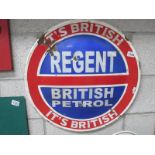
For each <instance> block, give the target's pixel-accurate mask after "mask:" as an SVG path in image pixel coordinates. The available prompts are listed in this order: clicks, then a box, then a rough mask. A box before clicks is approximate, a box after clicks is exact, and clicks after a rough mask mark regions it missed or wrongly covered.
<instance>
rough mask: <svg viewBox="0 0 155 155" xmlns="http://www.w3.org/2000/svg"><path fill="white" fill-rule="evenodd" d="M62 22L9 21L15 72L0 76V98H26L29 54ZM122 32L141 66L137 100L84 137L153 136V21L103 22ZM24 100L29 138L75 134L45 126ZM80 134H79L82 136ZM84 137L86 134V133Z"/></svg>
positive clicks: (154, 57)
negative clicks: (127, 133) (123, 133)
mask: <svg viewBox="0 0 155 155" xmlns="http://www.w3.org/2000/svg"><path fill="white" fill-rule="evenodd" d="M63 21H65V20H11V21H10V26H11V41H12V55H13V62H14V71H13V72H7V73H6V72H5V73H0V96H25V97H26V92H25V85H24V70H25V65H26V59H27V57H28V54H29V51H30V49H31V47H32V46H33V44H34V42H35V41H36V39H37V38H38V37H39V36H40V35H41V34H42V33H43V32H44V31H46V30H47V29H48V28H50V27H51V26H54V25H56V24H58V23H60V22H63ZM103 21H105V22H107V23H109V24H111V25H113V26H114V27H116V28H118V29H119V30H120V31H123V32H124V33H125V34H126V35H127V37H128V38H129V40H130V41H131V42H132V43H133V45H134V47H135V49H136V51H137V53H138V56H139V59H140V63H141V70H142V78H141V84H140V89H139V92H138V95H137V97H136V100H135V101H134V103H133V105H132V106H131V107H130V108H129V110H128V111H127V113H126V114H125V115H124V116H123V117H122V118H120V119H119V120H118V121H116V122H115V123H113V124H111V125H109V126H108V127H106V128H102V129H100V130H98V131H95V132H89V133H87V134H114V133H116V132H118V131H121V130H130V131H133V132H135V133H137V134H154V132H155V20H103ZM26 100H27V110H28V120H29V128H30V133H31V134H76V133H74V132H69V131H65V130H63V129H59V128H57V127H55V126H53V125H51V124H49V123H48V122H46V121H45V120H44V119H42V117H40V115H39V114H38V113H37V112H36V111H35V110H34V109H33V107H32V105H31V103H30V101H29V99H28V98H27V97H26ZM81 134H82V133H81ZM85 134H86V133H85Z"/></svg>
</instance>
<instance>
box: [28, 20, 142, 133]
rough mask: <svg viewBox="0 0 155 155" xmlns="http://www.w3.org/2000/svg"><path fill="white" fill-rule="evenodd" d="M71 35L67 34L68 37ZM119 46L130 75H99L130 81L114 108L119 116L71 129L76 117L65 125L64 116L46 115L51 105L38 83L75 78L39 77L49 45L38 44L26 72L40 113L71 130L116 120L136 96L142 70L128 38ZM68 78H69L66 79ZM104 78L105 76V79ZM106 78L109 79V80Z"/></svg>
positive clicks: (81, 78) (57, 81)
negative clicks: (47, 103)
mask: <svg viewBox="0 0 155 155" xmlns="http://www.w3.org/2000/svg"><path fill="white" fill-rule="evenodd" d="M77 23H80V22H77ZM95 23H96V22H95ZM69 25H70V24H68V25H65V26H66V27H68V26H69ZM102 25H104V23H102ZM59 28H60V27H59ZM109 28H110V26H109ZM55 31H56V30H55ZM115 32H116V33H118V31H115ZM48 34H49V33H48ZM92 34H93V33H92ZM118 34H119V33H118ZM69 35H71V34H69ZM69 35H67V37H68V36H69ZM65 37H66V36H65ZM102 37H103V36H102ZM56 39H57V41H58V40H60V39H61V38H60V37H58V38H56ZM109 41H110V40H109ZM110 42H111V41H110ZM118 48H119V49H120V51H121V53H122V54H123V55H124V57H125V60H126V62H127V65H128V69H129V71H128V72H129V75H121V76H116V77H115V76H105V77H98V81H101V79H102V81H106V82H109V83H110V84H112V83H111V82H113V81H114V80H113V77H115V82H119V80H120V79H119V78H120V77H121V80H122V82H124V83H128V86H127V89H126V93H125V94H124V96H123V98H122V99H121V101H120V103H119V104H118V105H117V106H116V107H115V108H114V110H115V111H116V112H117V113H118V116H117V117H115V118H113V119H111V120H110V121H109V122H108V123H105V124H102V125H100V124H97V126H96V127H92V128H91V127H90V128H89V129H71V128H70V124H71V121H73V120H74V119H72V120H69V119H68V118H67V119H68V120H69V121H68V123H67V124H68V125H67V126H65V127H63V126H62V125H61V124H60V123H61V120H62V119H63V117H62V116H60V118H62V119H54V120H53V121H51V120H49V118H48V117H46V116H45V115H46V114H47V113H48V111H49V110H51V109H49V107H48V106H47V105H46V104H45V103H44V101H43V99H42V98H41V96H40V94H39V90H38V85H41V84H42V83H45V82H47V84H49V83H48V81H52V80H54V82H55V83H59V84H60V85H61V81H62V79H63V78H65V81H70V80H69V79H70V78H72V80H71V81H72V82H73V83H74V80H73V79H74V78H73V77H58V78H57V79H55V77H37V70H38V66H39V62H40V60H41V58H42V56H43V55H44V53H45V51H46V50H47V47H46V46H45V45H37V46H36V47H35V49H34V50H33V53H32V55H31V57H30V59H29V64H28V67H27V72H26V74H27V78H26V81H27V86H28V91H29V94H30V97H31V98H32V101H33V103H34V105H35V107H36V108H37V109H39V111H40V113H42V115H44V117H46V119H48V120H49V121H50V122H52V123H54V124H56V125H58V126H60V127H62V128H65V129H69V130H72V131H89V130H94V129H97V128H100V127H103V126H105V125H108V124H109V123H111V122H112V121H114V120H116V119H117V118H118V117H119V116H120V115H122V114H123V113H124V111H125V110H126V109H127V107H129V105H130V102H131V100H132V99H133V98H134V96H135V94H136V92H137V89H138V87H139V80H140V70H139V64H138V62H137V61H138V60H137V56H136V55H135V57H128V56H127V53H128V52H129V51H132V52H134V54H136V53H135V50H134V49H133V47H132V46H131V44H130V43H129V42H128V41H127V40H125V39H124V42H123V43H122V44H121V45H120V46H119V47H118ZM118 77H119V78H118ZM49 78H50V79H51V78H53V79H52V80H49ZM66 78H68V80H66ZM83 78H85V77H79V81H81V82H82V81H85V80H83ZM86 78H87V77H86ZM89 78H90V77H89ZM95 78H96V77H95ZM103 78H104V80H103ZM92 79H93V76H92ZM106 79H108V81H107V80H106ZM76 80H77V77H76ZM86 81H87V80H86ZM87 82H88V83H90V82H91V81H87ZM66 84H68V83H66ZM121 84H122V83H121ZM74 85H75V84H74ZM84 85H87V84H86V83H84ZM96 85H97V84H96ZM134 88H136V92H135V93H133V89H134ZM109 113H110V112H109ZM104 115H105V114H103V115H102V117H103V116H104ZM64 118H65V117H64Z"/></svg>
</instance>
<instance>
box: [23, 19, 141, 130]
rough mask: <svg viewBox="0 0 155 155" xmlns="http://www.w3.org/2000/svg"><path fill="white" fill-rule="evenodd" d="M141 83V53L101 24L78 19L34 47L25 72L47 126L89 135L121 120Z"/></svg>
mask: <svg viewBox="0 0 155 155" xmlns="http://www.w3.org/2000/svg"><path fill="white" fill-rule="evenodd" d="M139 81H140V70H139V62H138V58H137V54H136V52H135V50H134V48H133V47H132V45H131V44H130V42H129V41H128V40H126V38H125V36H124V35H123V34H122V33H120V32H119V31H117V30H116V29H114V28H113V27H111V26H109V25H108V24H105V23H103V22H98V21H88V20H80V21H78V20H73V21H69V22H66V23H63V24H60V25H58V26H55V27H53V28H51V29H50V30H49V31H48V32H47V33H45V34H44V35H42V36H41V38H40V39H39V40H37V42H36V43H35V45H34V47H33V49H32V50H31V54H30V56H29V59H28V63H27V69H26V86H27V92H28V94H29V96H30V99H31V101H32V103H33V104H34V106H35V108H36V109H37V110H38V111H39V113H40V114H41V115H42V116H44V118H46V119H47V120H48V121H50V122H51V123H53V124H54V125H57V126H59V127H61V128H64V129H68V130H72V131H90V130H95V129H98V128H101V127H104V126H106V125H108V124H110V123H112V122H113V121H115V120H117V119H118V118H119V117H120V116H121V115H122V114H123V113H124V112H125V111H126V110H127V108H128V107H129V106H130V105H131V103H132V102H133V99H134V98H135V96H136V93H137V90H138V87H139Z"/></svg>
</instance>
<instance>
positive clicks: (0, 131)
mask: <svg viewBox="0 0 155 155" xmlns="http://www.w3.org/2000/svg"><path fill="white" fill-rule="evenodd" d="M28 134H29V130H28V119H27V112H26V101H25V98H24V97H22V96H21V97H0V135H28Z"/></svg>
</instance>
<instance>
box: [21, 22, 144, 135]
mask: <svg viewBox="0 0 155 155" xmlns="http://www.w3.org/2000/svg"><path fill="white" fill-rule="evenodd" d="M77 22H94V23H97V24H101V25H105V26H107V27H109V28H111V29H112V30H114V31H116V32H117V33H118V34H119V35H121V36H122V37H123V38H124V40H125V41H126V42H127V43H128V44H129V46H130V47H131V48H132V51H133V52H134V57H135V59H136V63H137V69H138V73H137V74H138V78H137V87H136V90H135V92H134V95H133V97H132V99H131V100H130V102H129V103H128V105H127V106H126V107H125V108H124V110H123V111H122V113H120V114H118V116H117V117H116V118H114V119H112V120H111V121H109V122H108V123H106V124H103V125H100V126H97V127H94V128H89V129H82V130H81V129H72V128H66V127H64V126H60V125H59V124H57V123H54V122H53V121H50V120H49V119H48V118H47V117H45V115H43V114H42V112H41V111H40V110H39V109H38V108H37V106H36V105H35V104H34V102H33V100H32V97H31V95H30V92H29V88H28V82H27V71H28V66H29V62H30V58H31V56H32V54H33V51H34V49H35V48H36V47H37V45H38V43H37V41H38V40H39V39H37V40H36V41H35V43H34V45H33V46H32V48H31V49H30V52H29V54H28V57H27V60H26V67H25V72H24V83H25V88H26V96H27V97H28V99H29V101H30V102H31V105H32V106H33V108H34V109H35V110H36V111H37V112H38V113H39V115H40V116H41V117H42V118H43V119H45V120H47V121H48V122H49V123H50V124H52V125H54V126H55V127H58V128H60V129H63V130H65V131H66V130H67V131H72V132H79V133H80V132H91V131H96V130H99V129H101V128H104V127H106V126H108V125H109V124H112V123H114V122H116V121H117V120H118V119H119V118H120V117H121V116H122V115H124V114H125V113H126V111H127V110H129V108H130V107H131V106H132V103H133V101H134V100H135V98H136V95H137V93H138V90H139V87H140V82H141V68H140V61H139V58H138V55H137V52H136V50H135V48H134V47H133V45H132V44H131V42H130V41H129V40H128V39H127V38H126V37H125V34H123V33H122V32H121V31H119V30H117V29H116V28H115V27H113V26H111V25H109V24H107V23H105V22H103V21H98V20H68V21H65V22H61V23H59V24H57V25H55V26H52V27H51V28H49V29H48V30H47V31H45V32H44V34H45V36H46V34H49V33H50V32H51V31H53V30H55V29H57V28H60V27H62V26H65V25H67V24H74V23H77ZM110 42H111V41H110ZM64 117H65V116H64Z"/></svg>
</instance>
